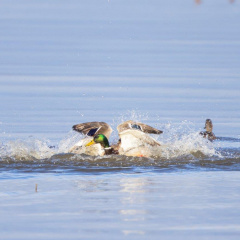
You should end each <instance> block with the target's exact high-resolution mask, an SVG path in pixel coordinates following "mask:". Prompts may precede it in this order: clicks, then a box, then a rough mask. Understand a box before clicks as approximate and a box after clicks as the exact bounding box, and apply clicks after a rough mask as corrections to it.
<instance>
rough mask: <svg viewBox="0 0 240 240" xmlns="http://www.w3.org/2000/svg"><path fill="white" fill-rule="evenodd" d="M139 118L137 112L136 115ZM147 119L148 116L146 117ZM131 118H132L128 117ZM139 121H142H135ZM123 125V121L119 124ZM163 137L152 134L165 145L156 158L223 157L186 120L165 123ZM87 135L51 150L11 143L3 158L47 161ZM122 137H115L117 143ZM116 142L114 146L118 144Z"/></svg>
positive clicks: (38, 143)
mask: <svg viewBox="0 0 240 240" xmlns="http://www.w3.org/2000/svg"><path fill="white" fill-rule="evenodd" d="M134 114H135V116H136V112H134ZM145 117H146V116H145ZM127 119H128V118H127ZM135 120H136V121H142V120H139V119H135ZM119 122H120V121H119ZM161 126H162V128H161V130H163V131H164V132H163V134H161V135H152V137H154V138H155V139H156V140H157V141H158V142H159V143H160V144H161V146H160V147H159V146H157V147H156V148H153V151H154V153H153V156H155V157H160V158H164V159H171V158H176V157H181V156H183V157H184V156H186V155H194V154H196V153H201V154H203V155H205V156H209V157H211V156H219V157H220V154H219V153H218V152H217V151H216V150H215V147H216V143H212V142H210V141H208V140H207V139H204V138H203V137H202V136H201V135H200V134H199V131H198V130H196V129H195V128H194V124H193V123H191V122H187V121H184V122H182V123H180V124H178V125H174V124H171V123H168V124H165V125H163V124H161ZM83 138H84V136H83V135H82V134H79V133H77V132H74V131H70V132H69V133H68V134H67V135H66V137H65V138H64V139H62V140H61V141H60V142H59V144H58V146H54V147H51V144H50V142H49V141H47V140H39V139H35V138H32V137H30V138H28V139H26V140H15V141H9V142H7V143H6V144H2V145H1V147H0V157H6V156H8V157H14V158H16V159H21V158H24V159H44V158H50V157H51V156H53V155H54V154H59V153H68V152H69V149H70V148H72V147H73V146H74V145H75V144H76V143H77V142H79V141H80V140H82V139H83ZM117 139H118V135H116V137H115V142H116V140H117ZM115 142H114V141H113V142H112V143H115Z"/></svg>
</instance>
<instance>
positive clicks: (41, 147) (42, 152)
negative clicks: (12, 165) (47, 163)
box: [0, 137, 56, 159]
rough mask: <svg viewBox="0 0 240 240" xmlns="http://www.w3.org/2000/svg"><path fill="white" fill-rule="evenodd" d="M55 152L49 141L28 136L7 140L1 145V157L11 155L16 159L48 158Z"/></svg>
mask: <svg viewBox="0 0 240 240" xmlns="http://www.w3.org/2000/svg"><path fill="white" fill-rule="evenodd" d="M55 153H56V152H55V150H54V149H53V148H50V147H49V141H47V140H39V139H35V138H33V137H29V138H27V139H25V140H21V139H17V140H14V141H9V142H7V143H6V144H5V145H2V146H1V150H0V156H1V157H13V158H16V159H23V158H24V159H34V158H35V159H43V158H49V157H51V156H52V155H54V154H55Z"/></svg>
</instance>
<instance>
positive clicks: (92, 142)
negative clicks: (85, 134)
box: [85, 140, 95, 147]
mask: <svg viewBox="0 0 240 240" xmlns="http://www.w3.org/2000/svg"><path fill="white" fill-rule="evenodd" d="M94 143H95V142H94V140H92V141H91V142H89V143H88V144H86V145H85V147H88V146H91V145H93V144H94Z"/></svg>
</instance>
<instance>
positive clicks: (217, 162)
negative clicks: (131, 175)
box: [0, 149, 240, 174]
mask: <svg viewBox="0 0 240 240" xmlns="http://www.w3.org/2000/svg"><path fill="white" fill-rule="evenodd" d="M0 169H1V170H2V171H13V172H39V173H44V172H46V173H47V172H54V173H63V174H73V173H81V174H89V173H90V174H98V173H103V172H105V173H112V172H137V171H140V172H142V171H144V172H146V171H160V172H173V171H189V170H190V171H208V170H211V171H212V170H216V171H221V170H224V171H239V170H240V152H239V151H236V150H234V149H232V150H231V151H224V150H221V156H220V157H219V156H206V155H204V154H203V153H202V152H194V153H192V154H188V155H184V156H181V157H176V158H171V159H166V158H157V159H154V158H143V157H126V156H116V155H111V156H104V157H93V156H88V155H84V154H82V155H74V154H56V155H53V156H52V157H50V158H45V159H34V158H31V159H26V158H23V157H21V158H16V157H15V158H14V157H4V158H1V159H0Z"/></svg>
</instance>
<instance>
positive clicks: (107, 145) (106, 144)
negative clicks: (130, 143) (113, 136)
mask: <svg viewBox="0 0 240 240" xmlns="http://www.w3.org/2000/svg"><path fill="white" fill-rule="evenodd" d="M101 145H102V147H103V148H109V147H110V146H109V142H108V139H107V138H106V137H105V138H104V139H103V141H102V142H101Z"/></svg>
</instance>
